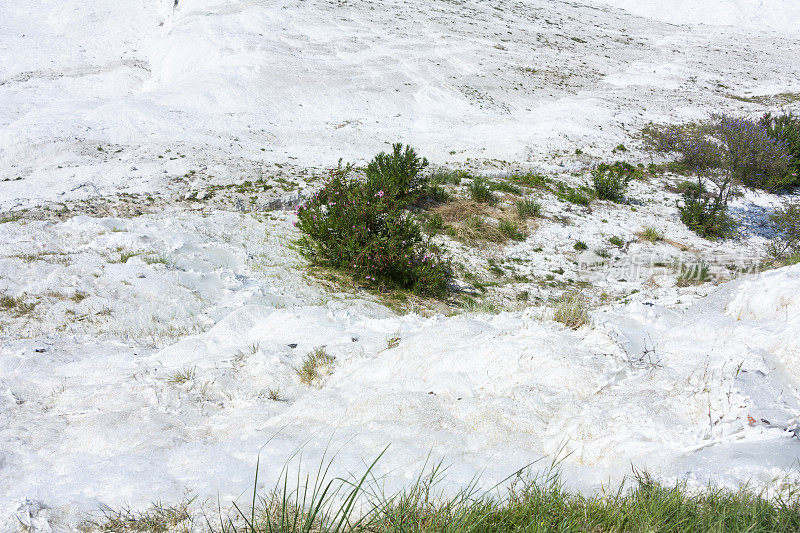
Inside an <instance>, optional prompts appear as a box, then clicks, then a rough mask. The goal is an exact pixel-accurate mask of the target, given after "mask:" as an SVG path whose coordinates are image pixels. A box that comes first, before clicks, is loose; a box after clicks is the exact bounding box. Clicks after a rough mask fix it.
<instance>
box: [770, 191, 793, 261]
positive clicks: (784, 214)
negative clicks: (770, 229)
mask: <svg viewBox="0 0 800 533" xmlns="http://www.w3.org/2000/svg"><path fill="white" fill-rule="evenodd" d="M770 218H771V219H772V223H773V225H774V227H775V231H776V233H777V237H776V238H775V239H774V240H773V241H772V242H771V243H770V246H769V250H768V251H769V253H770V255H772V256H773V258H775V259H786V258H787V257H790V256H792V255H797V254H798V253H800V201H794V202H786V203H785V204H784V205H783V206H781V208H779V209H776V210H775V212H774V213H773V214H772V216H771V217H770Z"/></svg>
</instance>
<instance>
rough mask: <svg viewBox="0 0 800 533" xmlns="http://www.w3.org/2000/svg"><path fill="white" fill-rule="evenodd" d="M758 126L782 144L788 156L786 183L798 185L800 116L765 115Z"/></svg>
mask: <svg viewBox="0 0 800 533" xmlns="http://www.w3.org/2000/svg"><path fill="white" fill-rule="evenodd" d="M760 124H761V125H762V126H763V127H764V128H766V131H767V134H768V135H769V136H770V137H772V138H773V139H775V140H777V141H779V142H781V143H783V146H784V148H785V149H786V152H787V153H788V154H789V158H790V162H789V169H788V177H787V182H788V183H789V184H790V185H800V116H797V115H795V114H794V113H791V112H790V113H786V114H784V115H777V116H773V115H772V114H771V113H767V114H766V115H764V116H763V117H761V120H760Z"/></svg>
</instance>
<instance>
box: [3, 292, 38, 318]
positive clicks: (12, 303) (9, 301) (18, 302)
mask: <svg viewBox="0 0 800 533" xmlns="http://www.w3.org/2000/svg"><path fill="white" fill-rule="evenodd" d="M34 307H36V304H35V303H30V302H26V301H25V300H24V299H23V298H22V297H17V298H15V297H14V296H8V295H3V296H0V309H2V310H4V311H8V312H10V313H14V314H16V315H17V316H22V315H27V314H28V313H30V312H31V311H33V308H34Z"/></svg>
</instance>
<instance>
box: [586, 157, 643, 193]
mask: <svg viewBox="0 0 800 533" xmlns="http://www.w3.org/2000/svg"><path fill="white" fill-rule="evenodd" d="M642 174H643V173H642V169H641V168H638V167H634V166H633V165H631V164H629V163H625V162H622V161H617V162H616V163H612V164H610V165H609V164H607V163H601V164H600V165H598V166H597V168H596V169H595V170H594V171H593V172H592V185H593V186H594V190H595V193H597V197H598V198H600V199H601V200H611V201H612V202H618V203H619V202H622V201H623V200H624V199H625V191H627V189H628V182H630V181H631V180H632V179H640V178H641V177H642Z"/></svg>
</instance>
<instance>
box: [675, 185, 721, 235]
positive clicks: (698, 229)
mask: <svg viewBox="0 0 800 533" xmlns="http://www.w3.org/2000/svg"><path fill="white" fill-rule="evenodd" d="M678 211H679V212H680V217H681V222H683V223H684V224H686V226H687V227H688V228H689V229H690V230H692V231H694V232H695V233H697V234H698V235H700V236H701V237H705V238H706V239H710V238H721V237H726V236H728V235H730V233H731V231H732V229H733V227H734V222H733V219H732V218H731V217H730V216H729V215H728V212H727V200H726V199H724V198H723V197H721V196H720V195H719V194H718V195H711V194H707V193H706V190H705V186H704V184H703V182H702V181H700V180H698V182H697V186H696V187H691V188H688V189H686V190H685V191H684V193H683V204H679V205H678Z"/></svg>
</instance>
